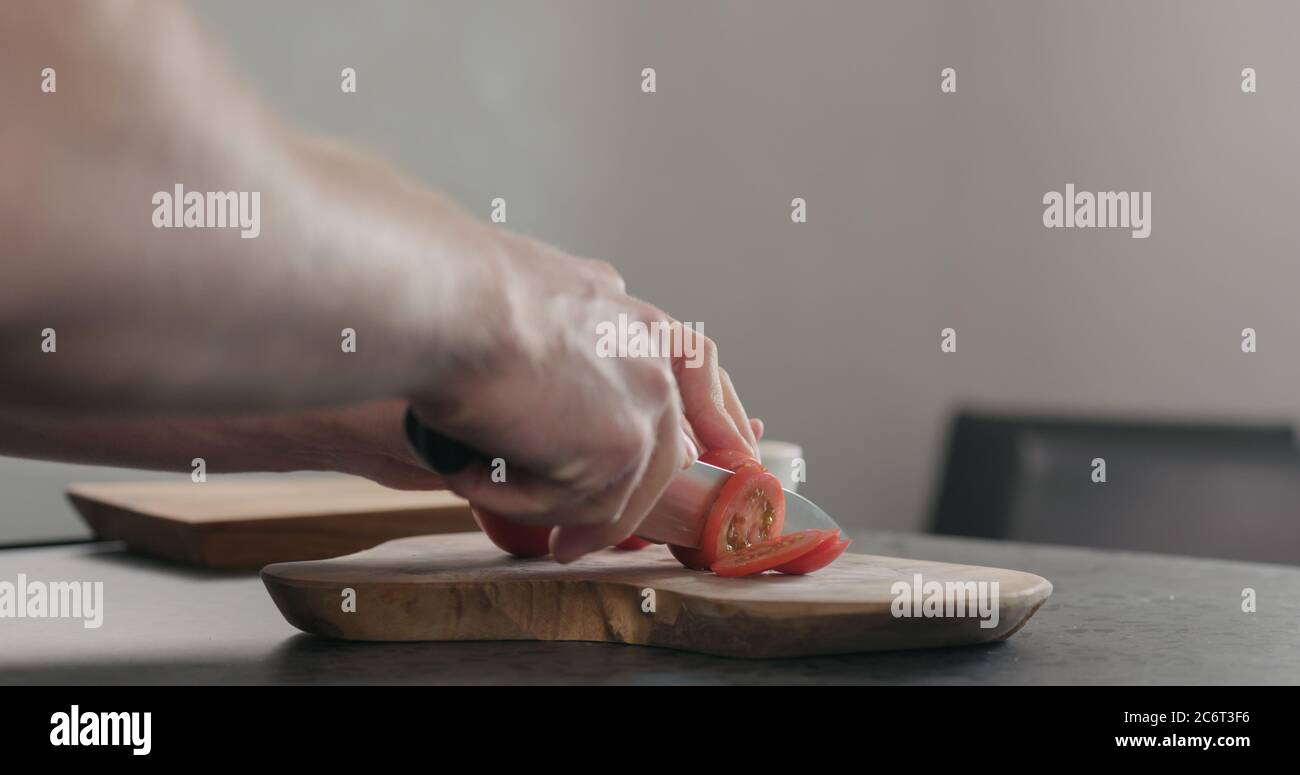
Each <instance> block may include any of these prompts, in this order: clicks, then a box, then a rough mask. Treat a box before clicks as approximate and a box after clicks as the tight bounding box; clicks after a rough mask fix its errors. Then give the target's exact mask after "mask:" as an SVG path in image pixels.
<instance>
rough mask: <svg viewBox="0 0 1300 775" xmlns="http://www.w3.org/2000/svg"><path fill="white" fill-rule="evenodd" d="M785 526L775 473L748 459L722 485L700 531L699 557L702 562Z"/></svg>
mask: <svg viewBox="0 0 1300 775" xmlns="http://www.w3.org/2000/svg"><path fill="white" fill-rule="evenodd" d="M784 527H785V491H784V490H782V489H781V481H780V480H779V479H777V478H776V476H775V475H773V474H771V473H769V472H767V471H765V470H763V467H762V466H760V465H758V464H756V463H750V464H747V465H743V466H741V467H740V468H739V469H738V470H737V471H736V472H735V473H734V474H732V475H731V478H730V479H728V480H727V483H726V484H724V485H722V490H721V491H720V492H719V493H718V499H717V500H715V501H714V502H713V507H712V508H711V509H709V516H708V519H707V520H705V522H704V531H703V533H701V535H700V559H701V560H702V561H703V563H704V564H705V565H706V566H710V567H711V566H712V565H713V563H715V562H717V561H718V560H720V559H722V558H723V557H724V556H726V555H727V554H729V553H731V552H736V551H739V550H741V549H746V548H748V547H750V546H753V545H754V544H761V543H764V542H765V541H769V540H771V539H773V538H776V537H777V536H779V535H781V530H782V529H783V528H784Z"/></svg>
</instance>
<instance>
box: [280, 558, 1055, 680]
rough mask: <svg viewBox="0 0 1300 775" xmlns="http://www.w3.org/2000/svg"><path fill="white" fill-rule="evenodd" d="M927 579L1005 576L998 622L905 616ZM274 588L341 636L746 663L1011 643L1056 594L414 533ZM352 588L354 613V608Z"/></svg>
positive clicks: (845, 564) (909, 567)
mask: <svg viewBox="0 0 1300 775" xmlns="http://www.w3.org/2000/svg"><path fill="white" fill-rule="evenodd" d="M918 573H919V574H921V576H922V580H923V582H928V581H938V582H948V581H957V582H966V581H975V582H979V581H986V582H988V581H997V582H998V583H999V595H998V598H999V600H998V607H997V609H998V622H997V626H995V627H991V628H987V629H986V628H981V627H980V626H979V620H978V619H975V618H967V617H963V618H924V617H917V618H898V617H895V616H894V615H893V614H892V613H891V603H892V601H893V600H894V597H895V596H894V594H893V593H892V592H891V587H892V585H893V584H894V582H896V581H906V582H909V583H911V582H913V581H914V578H913V575H914V574H918ZM262 580H263V581H264V582H265V583H266V587H267V590H268V591H270V593H271V597H272V598H273V599H274V600H275V604H276V605H277V606H279V608H280V612H281V613H282V614H284V617H285V618H286V619H287V620H288V621H289V622H290V623H291V624H293V625H294V626H296V627H298V628H299V629H301V630H304V631H306V632H310V633H315V634H317V635H324V636H328V637H333V638H344V639H349V640H383V641H419V640H578V641H610V642H618V643H631V644H638V645H648V646H664V647H668V648H675V649H684V650H687V651H698V652H702V653H706V654H718V655H723V656H732V657H792V656H804V655H812V654H834V653H848V652H858V651H883V650H893V649H909V648H932V647H939V646H956V645H962V644H969V643H985V642H989V641H996V640H1002V639H1004V638H1007V637H1009V636H1010V635H1011V634H1012V633H1014V632H1015V631H1016V630H1018V629H1019V628H1020V627H1021V626H1023V625H1024V623H1025V622H1026V621H1027V620H1028V619H1029V617H1030V616H1032V615H1033V613H1034V611H1036V610H1038V607H1039V606H1040V605H1042V603H1043V601H1044V600H1046V599H1047V597H1048V595H1050V594H1051V592H1052V585H1051V583H1050V582H1048V581H1047V580H1046V579H1044V578H1041V577H1039V576H1035V575H1033V574H1029V573H1021V572H1019V571H1012V570H1000V569H997V568H980V567H975V566H967V565H950V564H946V563H936V562H925V561H922V560H904V559H897V558H893V557H873V556H868V555H854V554H849V555H845V556H843V557H841V558H840V560H839V561H838V562H836V563H835V564H834V565H832V566H830V567H829V568H826V569H824V570H822V571H819V572H818V573H815V574H812V575H809V576H782V575H776V574H765V575H763V576H758V577H750V578H743V579H724V578H720V577H718V576H714V575H713V574H710V573H701V572H699V571H689V570H686V569H685V568H683V567H681V565H679V564H678V563H677V561H676V560H674V559H673V558H672V557H671V556H670V555H669V554H668V552H667V551H666V550H665V548H664V547H662V546H652V547H650V548H648V549H644V550H642V551H640V552H620V551H617V550H612V549H611V550H606V551H603V552H598V553H596V554H593V555H590V556H588V557H586V558H584V559H582V560H580V561H578V562H576V563H574V564H572V565H567V566H563V565H558V564H556V563H554V562H552V561H551V560H549V559H547V558H540V559H536V560H516V559H512V558H510V557H507V556H505V555H504V554H502V553H501V552H500V550H498V549H497V548H496V547H494V546H492V544H491V543H490V542H489V541H488V539H487V537H486V536H483V535H482V534H472V535H471V534H465V535H441V536H419V537H415V538H404V539H400V540H397V541H389V542H388V543H385V544H383V545H381V546H377V547H375V548H373V549H370V550H367V551H363V552H359V553H357V554H353V555H349V556H347V557H338V558H335V559H332V560H319V561H314V562H293V563H280V564H276V565H271V566H269V567H267V568H264V569H263V570H262ZM348 588H350V589H352V590H354V591H355V601H356V606H355V609H356V610H355V611H353V612H348V611H345V610H344V605H343V602H344V599H345V593H344V590H345V589H348ZM646 589H652V590H654V601H655V610H654V611H653V612H652V613H646V612H643V611H642V601H643V599H645V598H644V597H643V590H646ZM952 598H953V596H951V595H950V596H949V599H952ZM990 618H991V617H990Z"/></svg>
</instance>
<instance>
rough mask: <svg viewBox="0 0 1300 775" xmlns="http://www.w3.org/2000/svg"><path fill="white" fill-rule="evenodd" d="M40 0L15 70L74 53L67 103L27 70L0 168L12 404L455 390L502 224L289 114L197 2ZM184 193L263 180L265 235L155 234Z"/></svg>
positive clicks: (140, 407) (308, 398)
mask: <svg viewBox="0 0 1300 775" xmlns="http://www.w3.org/2000/svg"><path fill="white" fill-rule="evenodd" d="M42 7H43V8H45V9H46V14H45V15H47V16H51V17H54V20H53V21H51V22H49V25H43V24H42V23H41V20H39V19H38V20H36V21H35V22H32V20H28V22H29V23H26V24H23V25H14V24H10V22H12V21H13V19H6V20H5V22H6V24H5V25H0V26H5V27H6V28H7V29H9V30H10V31H9V32H8V33H3V34H4V35H6V39H5V40H4V41H3V42H4V45H3V46H0V50H3V51H5V52H7V53H3V54H0V58H3V64H4V67H5V68H6V70H8V71H10V72H33V73H38V72H39V71H40V66H41V64H42V63H43V64H48V63H49V60H50V59H51V58H52V59H53V60H54V61H57V62H58V63H59V81H58V84H59V86H58V92H57V93H56V94H49V95H46V94H41V93H40V91H39V89H37V88H35V87H34V86H32V85H31V84H27V83H23V84H22V86H21V88H20V87H19V86H17V84H18V83H19V82H20V80H21V79H16V78H15V79H8V80H7V81H6V83H8V84H10V85H9V86H3V87H0V88H3V89H5V90H7V91H12V93H6V94H4V95H3V99H0V102H2V103H3V104H6V105H7V106H9V108H12V110H9V109H7V111H6V112H7V113H9V114H10V115H11V116H21V117H23V119H22V120H21V121H17V122H5V126H4V128H0V132H2V133H3V135H2V136H0V140H2V142H0V154H3V156H4V158H3V162H4V164H5V165H7V166H9V167H10V168H13V169H16V170H18V174H16V175H12V176H5V178H4V180H3V181H0V218H2V219H3V222H2V223H0V225H2V226H3V233H4V235H5V237H6V239H5V244H4V245H3V246H0V250H3V253H4V262H5V265H6V267H5V277H4V282H3V283H2V284H0V371H2V372H3V373H4V375H5V378H4V379H3V380H0V404H7V405H10V406H44V407H51V408H53V407H57V408H60V409H64V410H66V409H69V408H76V409H78V410H85V411H97V410H105V409H111V410H112V411H114V412H130V411H146V410H147V411H155V412H156V411H176V412H213V411H226V410H249V409H251V410H263V409H281V408H292V407H300V406H310V405H320V404H327V403H343V402H353V401H358V400H365V399H370V398H378V397H386V396H400V395H408V394H410V392H411V391H412V390H414V389H416V386H419V385H423V384H428V383H430V382H436V381H437V378H438V374H439V373H441V371H443V370H446V369H449V368H450V367H451V365H452V364H453V363H454V362H455V361H456V359H457V358H458V357H459V355H460V353H461V352H462V351H463V349H464V348H465V347H466V346H469V345H472V343H473V333H474V332H473V330H472V329H469V328H468V326H467V323H470V322H472V321H473V320H474V317H473V316H472V315H470V314H467V313H468V311H469V310H473V309H475V308H476V307H481V306H482V304H481V302H482V298H483V294H485V293H487V292H489V289H490V287H491V275H492V273H493V271H494V270H493V268H492V267H491V266H490V265H489V264H490V262H491V261H492V255H491V251H490V250H488V251H485V252H484V253H482V254H480V255H477V256H476V255H474V251H475V249H476V247H477V244H476V243H477V242H478V241H480V240H482V239H483V238H482V237H481V236H480V234H479V232H480V231H481V230H482V229H483V227H481V226H479V225H477V224H476V223H474V222H473V221H472V220H471V219H469V218H467V217H466V216H465V215H464V214H463V213H461V212H460V211H458V210H457V208H455V207H454V206H452V205H450V204H449V203H448V202H446V201H445V200H443V199H442V198H440V197H437V196H436V195H434V194H432V193H431V192H428V191H427V190H425V189H423V188H421V187H419V186H416V185H412V184H410V183H408V182H406V181H404V180H402V179H401V178H399V177H398V176H397V175H396V174H394V173H392V172H390V171H388V170H387V169H386V168H384V167H383V166H382V165H379V164H377V163H375V162H373V161H371V160H368V159H364V158H359V157H356V156H352V155H350V154H348V153H347V152H345V151H342V150H338V149H333V148H330V147H329V146H327V145H324V144H322V143H319V142H316V141H314V140H311V139H309V138H305V137H303V136H302V135H301V134H300V133H298V132H296V131H293V130H290V129H287V128H285V127H283V126H281V125H279V124H278V123H277V122H275V121H274V120H273V119H272V118H271V117H270V116H269V115H268V114H267V113H266V112H265V111H264V110H263V108H262V107H261V105H260V103H258V101H257V100H256V99H254V98H253V97H252V96H250V95H249V94H247V93H246V92H245V91H244V90H243V89H242V87H241V86H240V85H239V84H238V83H237V81H236V80H235V79H234V78H233V77H231V76H230V75H229V74H228V72H227V70H226V68H225V67H224V65H223V64H222V59H221V57H220V56H219V55H217V54H216V52H214V51H212V50H211V49H210V48H209V47H208V46H207V43H206V41H205V40H204V39H203V36H202V35H201V34H199V32H198V30H197V29H195V28H194V27H193V26H192V24H191V23H190V21H189V19H188V17H187V16H186V15H185V14H184V12H183V10H182V9H179V8H176V7H173V6H171V5H170V4H157V3H145V4H134V3H126V4H125V5H124V8H125V10H119V9H118V6H117V5H115V4H114V5H110V4H101V3H78V4H75V5H72V6H67V7H63V6H56V7H55V8H53V9H49V8H48V4H42ZM101 9H109V10H101ZM4 13H6V14H12V13H15V12H14V11H12V10H6V11H4ZM17 13H18V14H19V15H24V11H18V12H17ZM25 15H27V16H32V15H38V12H36V11H31V10H30V9H28V10H26V11H25ZM33 25H35V26H34V27H33ZM33 29H35V30H36V32H35V33H33ZM24 35H34V36H35V37H36V38H37V39H35V40H23V39H21V36H24ZM42 35H44V36H45V37H44V38H41V36H42ZM32 68H35V69H32ZM176 184H181V185H183V186H184V188H185V190H186V191H198V192H209V191H213V192H216V191H243V192H254V191H256V192H258V193H259V197H260V204H261V224H260V233H259V234H258V236H257V237H256V238H252V239H244V238H241V236H240V230H239V229H229V228H156V227H155V225H154V223H153V218H152V216H153V213H154V210H155V204H154V199H153V197H154V195H155V193H157V192H169V193H170V192H171V191H172V190H173V188H174V186H175V185H176ZM46 329H51V330H53V332H54V335H55V343H56V349H55V351H54V352H47V351H45V350H44V349H43V348H42V343H43V342H44V341H46V337H44V336H43V335H42V332H43V331H45V330H46ZM344 329H352V331H354V332H355V336H356V339H355V341H356V350H355V352H344V349H343V347H342V346H341V345H342V342H343V331H344Z"/></svg>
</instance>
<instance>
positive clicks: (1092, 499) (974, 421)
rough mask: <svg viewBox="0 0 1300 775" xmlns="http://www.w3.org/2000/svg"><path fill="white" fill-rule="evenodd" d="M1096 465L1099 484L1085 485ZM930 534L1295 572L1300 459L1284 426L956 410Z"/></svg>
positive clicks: (1299, 554)
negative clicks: (1286, 566) (1097, 462)
mask: <svg viewBox="0 0 1300 775" xmlns="http://www.w3.org/2000/svg"><path fill="white" fill-rule="evenodd" d="M1095 458H1102V459H1104V460H1105V465H1106V481H1105V482H1104V483H1095V482H1094V481H1093V470H1094V466H1093V460H1094V459H1095ZM931 524H932V528H933V531H934V532H936V533H946V534H950V535H962V536H982V537H986V538H1001V539H1008V540H1016V541H1032V542H1039V543H1054V544H1071V545H1076V546H1092V547H1099V548H1106V549H1132V550H1139V551H1149V552H1164V553H1170V554H1187V555H1196V556H1202V557H1222V558H1227V559H1235V560H1251V561H1257V562H1276V563H1291V564H1300V454H1298V453H1297V449H1296V445H1295V438H1294V434H1293V433H1292V430H1291V428H1290V427H1288V426H1285V425H1259V426H1230V425H1214V424H1193V423H1141V422H1111V421H1101V420H1095V421H1094V420H1076V419H1052V418H1042V417H1014V416H1005V415H988V414H980V413H961V414H959V415H958V416H957V417H956V419H955V420H954V422H953V424H952V428H951V431H950V438H949V444H948V455H947V460H946V463H945V465H944V468H943V471H942V472H941V475H940V485H939V489H938V492H937V497H936V500H935V506H934V512H933V520H932V523H931Z"/></svg>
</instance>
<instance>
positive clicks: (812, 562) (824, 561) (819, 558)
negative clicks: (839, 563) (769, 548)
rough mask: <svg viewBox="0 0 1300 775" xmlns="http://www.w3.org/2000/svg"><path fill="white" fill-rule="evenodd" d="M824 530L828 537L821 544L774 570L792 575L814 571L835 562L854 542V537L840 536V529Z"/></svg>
mask: <svg viewBox="0 0 1300 775" xmlns="http://www.w3.org/2000/svg"><path fill="white" fill-rule="evenodd" d="M823 532H824V533H825V534H826V537H825V538H823V539H822V542H821V543H820V544H817V545H816V546H814V547H813V549H812V551H811V552H808V553H807V554H805V555H803V556H802V557H796V558H795V559H793V560H791V561H790V562H787V563H785V564H784V565H778V566H776V567H775V568H773V570H775V571H776V572H777V573H789V574H791V575H803V574H805V573H812V572H813V571H815V570H821V569H822V568H825V567H826V566H827V565H830V564H831V563H833V562H835V560H836V559H838V558H839V556H840V555H841V554H844V550H845V549H847V548H849V544H851V543H853V540H852V539H849V538H840V531H838V530H825V531H823Z"/></svg>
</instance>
